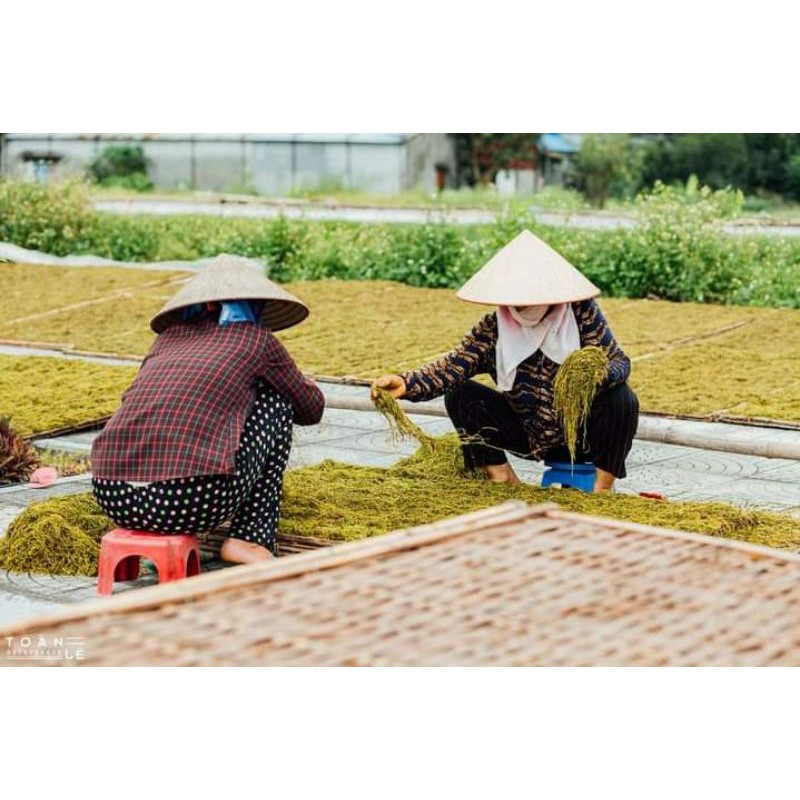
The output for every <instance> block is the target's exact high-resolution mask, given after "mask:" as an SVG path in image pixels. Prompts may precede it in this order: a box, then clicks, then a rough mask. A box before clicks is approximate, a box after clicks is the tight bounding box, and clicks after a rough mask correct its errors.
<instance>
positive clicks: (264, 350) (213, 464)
mask: <svg viewBox="0 0 800 800" xmlns="http://www.w3.org/2000/svg"><path fill="white" fill-rule="evenodd" d="M307 316H308V308H307V307H306V306H305V304H304V303H303V302H302V301H301V300H298V299H297V298H296V297H294V296H293V295H292V294H290V293H289V292H287V291H286V290H285V289H283V288H281V287H280V286H278V285H277V284H275V283H273V282H272V281H270V280H268V279H267V278H266V277H265V276H264V274H263V270H262V269H261V268H260V267H257V266H255V265H253V264H252V262H249V261H247V260H246V259H242V258H237V257H235V256H228V255H222V256H219V257H218V258H216V259H214V261H212V262H211V264H210V265H209V266H208V267H206V268H205V269H204V270H203V271H202V272H200V273H199V274H198V275H197V276H195V277H194V278H192V279H191V280H190V281H189V282H188V283H187V284H186V285H185V286H184V287H183V288H182V289H181V290H180V291H179V292H178V293H177V294H176V295H175V296H174V297H173V298H172V299H171V300H170V301H169V302H168V303H167V304H166V305H165V306H164V307H163V308H162V309H161V311H159V312H158V314H157V315H156V316H155V317H154V318H153V320H152V321H151V323H150V325H151V327H152V329H153V330H154V331H155V332H156V333H157V334H158V337H157V338H156V341H155V343H154V344H153V346H152V348H151V349H150V352H149V353H148V354H147V357H146V358H145V360H144V362H143V363H142V367H141V369H140V370H139V373H138V374H137V376H136V379H135V380H134V382H133V384H132V385H131V386H130V388H129V389H128V390H127V391H126V392H125V394H124V395H123V398H122V405H121V407H120V408H119V410H118V411H117V413H116V414H114V416H113V417H112V418H111V420H110V421H109V422H108V424H107V425H106V427H105V429H104V430H103V432H102V433H101V434H100V435H99V436H98V437H97V439H95V442H94V445H93V447H92V473H93V479H92V488H93V490H94V494H95V497H96V498H97V501H98V503H99V504H100V506H101V507H102V509H103V510H104V511H105V513H106V514H107V515H108V516H109V517H111V519H112V520H114V522H115V523H117V525H120V526H121V527H124V528H130V529H133V530H142V531H151V532H155V533H199V532H202V531H209V530H212V529H213V528H215V527H216V526H217V525H219V524H220V523H221V522H223V521H225V520H231V521H232V522H231V529H230V535H229V538H227V539H226V540H225V542H224V543H223V545H222V552H221V556H222V558H223V559H224V560H225V561H232V562H237V563H246V562H250V561H259V560H262V559H266V558H271V557H272V552H271V551H272V550H273V549H274V545H275V533H276V529H277V524H278V516H279V512H280V503H281V491H282V486H283V473H284V469H285V467H286V463H287V459H288V457H289V449H290V447H291V439H292V425H293V424H295V423H296V424H298V425H313V424H315V423H317V422H319V421H320V419H321V417H322V412H323V408H324V397H323V395H322V392H321V391H320V390H319V388H318V387H317V386H316V384H314V383H313V382H312V381H310V380H308V379H306V378H305V377H304V376H303V375H302V373H301V372H300V371H299V369H298V368H297V366H296V364H295V363H294V361H293V360H292V358H291V356H290V355H289V353H288V352H287V351H286V349H285V348H284V346H283V345H282V344H281V343H280V342H279V341H278V339H276V338H275V336H274V335H273V332H274V331H278V330H281V329H283V328H288V327H290V326H292V325H296V324H297V323H299V322H302V321H303V320H304V319H305V318H306V317H307Z"/></svg>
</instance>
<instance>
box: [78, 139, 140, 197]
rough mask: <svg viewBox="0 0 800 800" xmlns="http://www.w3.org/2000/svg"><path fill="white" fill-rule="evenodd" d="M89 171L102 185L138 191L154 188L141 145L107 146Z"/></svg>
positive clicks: (90, 166)
mask: <svg viewBox="0 0 800 800" xmlns="http://www.w3.org/2000/svg"><path fill="white" fill-rule="evenodd" d="M89 173H90V174H91V176H92V177H93V178H94V179H95V180H96V181H97V182H98V183H99V184H100V185H101V186H108V187H118V188H121V189H133V190H134V191H137V192H144V191H148V190H149V189H152V188H153V182H152V181H151V180H150V178H149V177H148V176H147V159H146V158H145V156H144V148H142V146H141V145H117V146H110V147H106V148H105V149H104V150H103V152H102V153H101V154H100V155H99V156H98V157H97V158H96V159H95V160H94V161H93V162H92V163H91V164H90V165H89Z"/></svg>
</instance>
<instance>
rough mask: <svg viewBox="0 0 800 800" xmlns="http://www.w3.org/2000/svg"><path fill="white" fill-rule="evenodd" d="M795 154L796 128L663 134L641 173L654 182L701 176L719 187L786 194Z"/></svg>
mask: <svg viewBox="0 0 800 800" xmlns="http://www.w3.org/2000/svg"><path fill="white" fill-rule="evenodd" d="M795 153H800V135H798V134H796V133H675V134H664V135H662V136H660V137H658V138H657V139H655V140H653V141H651V142H650V143H649V145H648V146H647V147H646V151H645V158H644V168H643V176H642V177H643V180H644V183H645V184H646V185H648V186H650V185H652V184H654V183H655V181H657V180H660V181H663V182H664V183H685V182H686V180H687V179H688V178H689V176H691V175H697V177H698V179H699V180H700V182H701V183H703V184H706V185H708V186H712V187H714V188H716V189H723V188H725V187H726V186H733V187H735V188H738V189H742V190H744V191H748V192H757V191H760V190H761V191H769V192H776V193H778V194H785V193H786V192H787V191H789V184H788V180H789V179H788V177H787V174H788V173H787V170H788V165H789V162H790V161H791V159H792V156H793V155H794V154H795Z"/></svg>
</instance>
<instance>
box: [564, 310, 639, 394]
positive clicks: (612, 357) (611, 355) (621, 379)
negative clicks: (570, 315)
mask: <svg viewBox="0 0 800 800" xmlns="http://www.w3.org/2000/svg"><path fill="white" fill-rule="evenodd" d="M572 308H573V310H574V312H575V318H576V320H577V321H578V328H579V330H580V334H581V347H588V346H590V345H594V346H596V347H602V348H603V350H605V351H606V353H607V354H608V379H607V381H606V383H605V384H604V386H603V388H604V389H610V388H611V387H612V386H616V385H617V384H620V383H625V381H626V380H628V376H629V375H630V374H631V361H630V359H629V358H628V356H626V355H625V353H624V352H623V350H622V348H621V347H620V346H619V343H618V342H617V340H616V339H615V338H614V334H613V332H612V331H611V328H610V327H609V324H608V322H607V321H606V318H605V316H604V315H603V312H602V311H601V310H600V307H599V306H598V305H597V303H596V302H595V301H594V300H592V299H589V300H582V301H581V302H579V303H573V306H572Z"/></svg>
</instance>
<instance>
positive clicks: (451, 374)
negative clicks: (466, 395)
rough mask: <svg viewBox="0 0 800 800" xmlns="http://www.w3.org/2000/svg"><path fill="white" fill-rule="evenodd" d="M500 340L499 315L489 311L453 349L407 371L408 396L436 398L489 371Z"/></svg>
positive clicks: (412, 397)
mask: <svg viewBox="0 0 800 800" xmlns="http://www.w3.org/2000/svg"><path fill="white" fill-rule="evenodd" d="M496 342H497V317H496V316H495V314H494V313H492V314H487V315H486V316H485V317H483V319H481V320H480V322H478V324H477V325H476V326H475V327H474V328H473V329H472V330H471V331H470V332H469V333H468V334H467V335H466V336H465V337H464V339H463V340H462V342H461V344H459V345H458V347H456V348H455V349H454V350H453V351H452V352H450V353H447V355H444V356H442V357H441V358H439V359H437V360H436V361H433V362H431V363H430V364H426V365H425V366H424V367H420V368H419V369H415V370H412V371H411V372H406V373H404V374H403V375H402V376H401V377H402V378H403V380H404V381H405V384H406V399H407V400H411V401H412V402H418V401H420V400H433V398H435V397H439V396H441V395H443V394H445V393H446V392H448V391H450V390H451V389H454V388H455V387H456V386H459V385H461V384H462V383H465V382H466V381H468V380H469V379H470V378H472V377H474V376H475V375H479V374H481V373H484V372H489V370H490V366H491V364H492V363H493V362H492V359H493V354H494V347H495V343H496Z"/></svg>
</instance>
